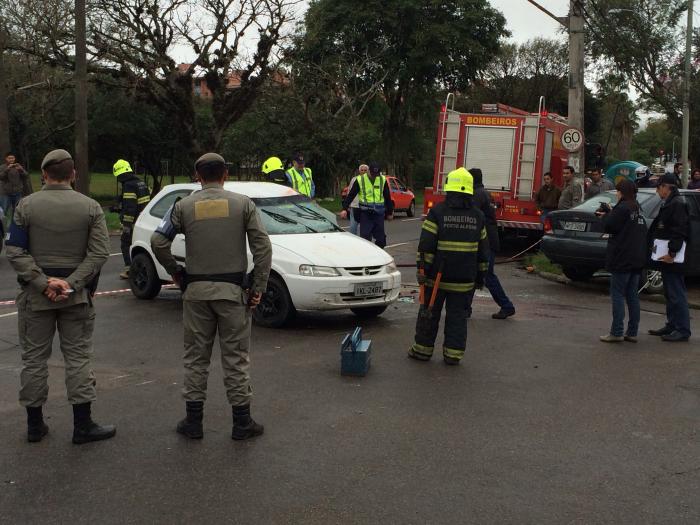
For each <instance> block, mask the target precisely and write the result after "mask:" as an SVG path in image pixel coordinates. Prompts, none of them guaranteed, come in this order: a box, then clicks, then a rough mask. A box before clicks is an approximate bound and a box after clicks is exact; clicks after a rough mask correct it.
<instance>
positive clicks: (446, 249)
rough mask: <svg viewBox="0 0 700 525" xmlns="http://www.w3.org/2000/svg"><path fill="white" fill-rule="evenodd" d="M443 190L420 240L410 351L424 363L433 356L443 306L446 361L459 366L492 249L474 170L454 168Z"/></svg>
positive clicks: (430, 213) (444, 355)
mask: <svg viewBox="0 0 700 525" xmlns="http://www.w3.org/2000/svg"><path fill="white" fill-rule="evenodd" d="M445 191H446V192H447V197H446V199H445V201H444V202H441V203H439V204H437V205H436V206H434V207H433V208H431V209H430V212H429V213H428V217H427V218H426V220H425V222H424V223H423V227H422V231H421V236H420V241H419V243H418V254H417V259H418V283H419V284H420V285H421V286H423V287H425V293H424V294H422V295H423V304H421V306H420V311H419V313H418V320H417V321H416V335H415V342H414V343H413V345H412V346H411V348H410V349H409V351H408V355H409V356H410V357H412V358H414V359H418V360H420V361H428V360H429V359H430V358H431V357H432V355H433V348H434V346H435V339H436V337H437V334H438V329H439V326H440V315H441V312H442V307H443V305H444V306H445V341H444V345H443V348H442V353H443V358H444V360H445V363H447V364H449V365H456V364H458V363H459V362H460V361H461V359H462V357H464V350H465V348H466V342H467V319H466V311H467V306H468V305H469V301H470V292H471V291H472V290H474V288H475V287H477V288H479V287H481V286H483V276H484V273H485V272H486V270H487V268H488V254H489V247H488V238H487V234H486V228H485V219H484V214H483V212H482V211H481V210H479V209H478V208H477V207H476V206H475V205H474V204H473V202H472V195H473V194H474V179H473V178H472V176H471V174H470V173H469V172H468V171H467V170H466V169H464V168H459V169H456V170H454V171H452V172H450V173H449V174H448V176H447V182H446V183H445ZM435 287H437V290H435V293H433V289H434V288H435ZM433 298H434V304H433V305H432V306H431V305H430V302H431V299H433Z"/></svg>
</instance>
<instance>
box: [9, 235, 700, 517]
mask: <svg viewBox="0 0 700 525" xmlns="http://www.w3.org/2000/svg"><path fill="white" fill-rule="evenodd" d="M418 228H419V222H418V221H409V222H395V223H394V224H392V225H391V226H390V235H389V243H390V245H396V246H394V247H392V248H390V249H389V250H390V251H392V252H393V253H396V254H397V258H400V257H404V256H405V257H409V261H410V255H411V252H412V251H413V250H414V249H415V244H413V245H412V244H406V245H403V244H401V243H403V242H408V243H411V242H414V241H415V239H417V238H418ZM116 242H117V239H114V243H113V244H114V246H115V250H114V252H115V253H116V252H118V249H117V248H116V246H117V244H116ZM120 267H121V264H120V260H119V257H118V256H114V257H111V258H110V261H109V263H108V264H107V266H106V267H105V270H104V272H103V278H102V281H101V289H102V290H118V289H120V288H123V287H124V284H123V281H120V280H119V279H118V278H117V277H116V273H117V272H118V270H119V268H120ZM498 272H499V275H500V276H501V278H502V281H503V283H504V286H505V288H506V290H507V291H508V293H509V294H510V295H511V298H512V299H513V301H514V303H515V305H516V308H517V314H516V316H515V317H513V318H511V319H508V320H506V321H496V320H492V319H491V318H490V315H491V313H492V312H494V311H495V309H496V307H495V305H494V304H493V302H492V301H491V299H490V297H488V295H487V294H486V293H482V292H479V293H478V296H477V298H476V300H475V312H474V316H473V318H472V320H471V321H469V341H468V351H467V355H466V357H465V359H464V361H463V363H462V364H461V365H460V366H459V367H447V366H445V365H444V364H443V363H442V361H441V360H440V359H433V361H432V362H429V363H419V362H415V361H412V360H409V359H407V358H406V356H405V352H406V349H407V348H408V346H409V345H410V343H411V341H412V336H413V326H414V322H415V316H416V312H417V305H416V304H415V303H412V302H410V301H411V300H412V297H413V295H412V294H411V293H410V292H411V290H410V289H407V290H406V294H405V298H404V299H403V301H407V302H398V303H396V304H395V305H394V306H392V307H391V308H390V309H389V310H388V311H387V312H386V313H385V314H384V315H383V316H382V317H381V318H378V319H376V320H372V321H368V322H363V327H364V330H365V335H366V337H368V338H371V339H372V341H373V348H374V351H373V352H374V353H373V360H372V369H371V370H370V373H369V375H368V376H367V377H365V378H346V377H341V376H340V375H339V355H338V352H339V343H340V340H341V338H342V336H343V335H344V333H345V332H347V331H349V330H351V329H352V328H353V327H354V326H356V325H357V324H358V322H357V319H356V318H354V316H353V315H352V314H349V313H348V314H346V313H338V314H323V315H314V316H304V317H301V318H299V319H298V320H297V321H295V322H294V323H293V324H292V325H291V326H290V327H288V328H285V329H283V330H272V329H262V328H257V327H256V328H254V337H253V350H252V363H253V364H252V377H253V388H254V391H255V398H254V403H253V412H254V416H255V417H256V419H258V420H259V421H260V422H262V423H264V424H265V425H266V433H265V435H264V436H262V437H261V438H259V439H257V440H255V441H252V442H244V443H239V442H233V441H232V440H231V439H230V425H231V420H230V409H229V407H228V406H227V404H226V400H225V396H224V392H223V387H222V382H221V372H220V366H219V364H218V363H217V362H216V361H215V363H214V366H213V370H212V373H211V377H210V400H209V401H208V402H207V404H206V407H205V437H204V439H203V440H202V441H199V442H189V441H186V440H184V439H183V438H181V436H179V435H177V434H176V433H175V432H174V426H175V424H176V422H177V420H178V419H179V418H181V417H182V414H183V411H184V406H183V405H184V403H183V402H182V400H181V398H180V396H179V390H180V387H181V381H182V369H181V362H180V357H181V353H182V350H181V348H182V330H181V303H180V300H179V296H178V293H177V292H175V291H172V290H166V291H164V292H163V293H162V294H161V296H159V298H157V299H156V300H154V301H138V300H136V299H135V298H133V297H132V296H131V295H130V294H129V293H122V294H120V293H116V294H112V295H106V296H101V297H100V298H99V299H98V300H97V302H96V307H97V312H98V319H97V325H96V331H95V337H94V344H95V368H96V373H97V378H98V389H99V400H98V402H97V403H96V404H95V409H94V413H95V416H96V419H97V420H98V421H102V422H111V423H115V424H116V425H117V426H118V434H117V436H116V438H115V439H113V440H111V441H107V442H103V443H93V444H89V445H85V446H81V447H76V446H74V445H72V444H71V443H70V432H71V413H70V407H69V405H68V404H67V401H66V399H65V392H64V387H63V384H62V382H63V371H62V361H61V358H60V355H59V351H58V349H56V351H55V353H54V357H53V358H52V360H51V367H50V369H51V375H50V384H51V391H50V398H49V402H48V403H47V406H46V407H45V413H46V414H47V415H48V418H49V419H48V424H49V425H50V427H51V434H50V435H49V436H48V438H46V439H45V440H44V441H43V442H42V443H39V444H34V445H30V444H27V443H26V442H25V434H24V432H25V428H24V424H25V414H24V411H23V409H21V407H19V406H18V404H17V401H16V398H17V384H18V377H19V370H20V368H19V367H20V359H19V351H18V347H17V328H16V316H15V315H14V314H13V306H12V305H5V306H0V443H2V446H1V447H0V517H1V519H0V521H2V522H3V523H35V522H43V523H68V522H70V523H87V522H92V523H94V522H98V523H104V524H111V523H115V524H116V523H119V524H123V523H168V524H169V523H183V522H189V523H205V522H206V523H217V522H227V523H256V524H257V523H319V524H321V523H323V524H329V523H400V524H407V523H416V524H418V523H421V524H423V523H431V524H432V523H460V524H461V523H518V524H522V523H538V524H539V523H586V524H587V523H634V524H639V523H689V524H696V523H698V522H700V499H699V498H698V497H697V494H698V492H699V490H700V443H699V440H698V426H699V425H700V350H699V349H698V346H697V343H696V342H692V343H690V344H679V345H671V344H663V343H661V342H660V341H659V340H658V339H656V338H652V337H650V336H645V335H642V336H641V337H640V342H639V343H638V344H637V345H633V344H630V343H625V344H623V345H619V346H611V345H605V344H602V343H599V342H598V341H597V337H598V335H600V334H603V333H605V332H606V331H607V329H608V328H609V309H610V308H609V302H608V298H607V296H606V295H605V293H604V291H602V290H577V289H574V288H571V287H566V286H562V285H559V284H557V283H552V282H549V281H544V280H542V279H540V278H538V277H536V276H533V275H530V274H527V273H525V272H523V271H521V270H519V269H518V268H516V267H515V265H512V264H511V265H502V266H499V268H498ZM404 275H405V278H406V281H407V282H408V281H412V280H413V278H412V276H413V270H412V269H408V268H407V269H406V271H405V273H404ZM13 278H14V277H13V275H12V273H11V272H10V271H9V268H8V265H7V262H6V261H5V260H4V258H0V298H8V297H10V298H11V297H12V295H13V293H14V292H13V288H14V285H13ZM662 310H663V306H662V305H658V304H653V303H647V302H644V303H643V313H642V329H644V330H646V329H647V328H651V327H657V326H660V325H661V324H662V323H663V316H662V315H661V312H662ZM692 313H693V314H695V318H694V319H693V320H692V327H693V329H694V331H695V333H696V337H695V341H697V337H698V335H700V323H699V322H698V319H697V315H696V312H692ZM439 341H440V340H438V344H439ZM436 357H439V355H438V356H436Z"/></svg>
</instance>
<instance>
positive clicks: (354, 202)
mask: <svg viewBox="0 0 700 525" xmlns="http://www.w3.org/2000/svg"><path fill="white" fill-rule="evenodd" d="M356 180H357V175H355V176H354V177H353V178H352V179H350V185H349V186H348V188H349V189H348V191H350V190H351V189H352V185H353V184H355V181H356ZM350 207H351V208H359V207H360V193H359V192H358V193H357V195H355V198H354V199H353V200H352V202H351V203H350Z"/></svg>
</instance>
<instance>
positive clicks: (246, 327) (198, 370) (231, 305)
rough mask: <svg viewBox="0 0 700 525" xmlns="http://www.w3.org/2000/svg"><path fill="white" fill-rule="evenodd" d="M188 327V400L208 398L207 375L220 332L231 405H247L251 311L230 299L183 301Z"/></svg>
mask: <svg viewBox="0 0 700 525" xmlns="http://www.w3.org/2000/svg"><path fill="white" fill-rule="evenodd" d="M183 324H184V327H185V356H184V364H185V381H184V388H183V391H182V394H183V397H184V398H185V400H186V401H205V400H206V398H207V378H208V377H209V364H210V362H211V351H212V346H213V345H214V338H215V337H216V334H217V331H218V333H219V346H220V348H221V367H222V369H223V372H224V387H225V388H226V395H227V397H228V401H229V404H231V405H233V406H240V405H247V404H248V403H249V402H250V398H251V396H252V390H251V388H250V376H249V373H248V370H249V368H250V359H249V356H248V350H249V348H250V325H251V315H250V310H249V309H248V307H247V306H246V305H244V304H240V303H237V302H234V301H227V300H215V301H190V300H185V301H183Z"/></svg>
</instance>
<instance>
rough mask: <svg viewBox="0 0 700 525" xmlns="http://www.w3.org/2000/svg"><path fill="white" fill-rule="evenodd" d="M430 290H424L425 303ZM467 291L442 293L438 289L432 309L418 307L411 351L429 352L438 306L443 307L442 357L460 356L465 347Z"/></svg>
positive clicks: (435, 330)
mask: <svg viewBox="0 0 700 525" xmlns="http://www.w3.org/2000/svg"><path fill="white" fill-rule="evenodd" d="M432 293H433V289H432V288H426V289H425V298H426V302H427V301H428V300H429V298H430V296H431V295H432ZM469 296H470V294H469V293H465V292H446V291H444V290H438V293H437V296H436V298H435V304H434V305H433V308H432V309H430V310H428V307H427V306H425V307H423V306H421V308H420V311H419V312H418V319H417V321H416V337H415V343H414V345H413V347H412V349H413V352H414V353H417V354H421V355H423V356H425V357H431V356H432V355H433V348H434V347H435V339H436V338H437V334H438V330H439V328H440V316H441V315H442V307H443V306H444V307H445V340H444V343H443V346H442V353H443V355H444V356H445V357H451V358H453V359H462V357H464V350H465V349H466V346H467V305H468V304H469Z"/></svg>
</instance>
